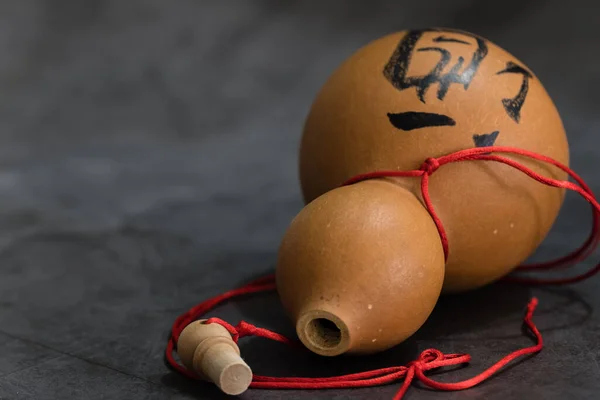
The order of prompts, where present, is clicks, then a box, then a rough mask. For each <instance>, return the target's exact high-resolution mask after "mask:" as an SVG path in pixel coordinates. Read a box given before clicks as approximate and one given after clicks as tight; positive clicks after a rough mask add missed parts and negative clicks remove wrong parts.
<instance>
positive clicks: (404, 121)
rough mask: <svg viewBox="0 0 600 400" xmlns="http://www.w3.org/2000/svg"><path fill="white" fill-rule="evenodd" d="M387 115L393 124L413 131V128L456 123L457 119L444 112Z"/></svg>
mask: <svg viewBox="0 0 600 400" xmlns="http://www.w3.org/2000/svg"><path fill="white" fill-rule="evenodd" d="M387 115H388V118H389V120H390V122H391V123H392V125H394V126H395V127H396V128H398V129H400V130H403V131H412V130H413V129H420V128H427V127H430V126H454V125H456V121H454V120H453V119H452V118H450V117H448V116H446V115H442V114H433V113H424V112H414V111H409V112H403V113H397V114H394V113H388V114H387Z"/></svg>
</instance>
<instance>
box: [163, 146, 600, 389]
mask: <svg viewBox="0 0 600 400" xmlns="http://www.w3.org/2000/svg"><path fill="white" fill-rule="evenodd" d="M492 152H496V153H509V154H516V155H520V156H524V157H527V158H530V159H534V160H538V161H541V162H543V163H547V164H550V165H553V166H555V167H557V168H559V169H561V170H562V171H564V172H566V173H567V174H568V175H569V176H570V177H571V178H573V180H575V182H576V183H572V182H569V181H566V180H557V179H553V178H548V177H545V176H543V175H541V174H539V173H537V172H535V171H533V170H532V169H530V168H528V167H527V166H525V165H523V164H521V163H519V162H517V161H514V160H512V159H510V158H507V157H504V156H498V155H493V154H492ZM475 160H480V161H493V162H498V163H502V164H506V165H508V166H511V167H513V168H515V169H517V170H519V171H521V172H523V173H524V174H526V175H527V176H529V177H531V178H532V179H535V180H536V181H538V182H540V183H542V184H545V185H548V186H553V187H557V188H563V189H567V190H571V191H574V192H576V193H578V194H580V195H581V196H582V197H583V198H584V199H585V200H586V201H588V202H589V203H590V204H591V206H592V211H593V218H592V231H591V234H590V236H589V238H588V239H587V240H586V242H585V243H584V244H583V245H582V246H581V247H580V248H578V249H577V250H575V251H573V252H572V253H570V254H568V255H566V256H564V257H561V258H560V259H558V260H554V261H551V262H547V263H542V264H534V265H528V266H521V267H519V268H518V269H519V270H525V271H531V270H535V271H549V270H553V269H558V268H565V267H570V266H572V265H574V264H575V263H577V262H579V261H582V260H583V259H585V258H586V257H588V256H589V255H590V254H591V253H592V252H593V251H594V249H595V248H596V246H597V245H598V243H599V242H600V204H598V201H597V200H596V197H595V196H594V194H593V192H592V190H591V189H590V188H589V187H588V186H587V185H586V184H585V182H584V181H583V179H581V178H580V177H579V176H578V175H577V174H576V173H575V172H573V171H572V170H571V169H569V168H568V167H567V166H565V165H563V164H561V163H559V162H558V161H555V160H553V159H551V158H549V157H546V156H543V155H539V154H536V153H533V152H529V151H527V150H523V149H518V148H510V147H500V146H491V147H480V148H474V149H466V150H461V151H457V152H455V153H452V154H449V155H446V156H443V157H439V158H428V159H427V160H425V162H424V163H423V164H422V165H421V167H420V169H419V170H413V171H375V172H370V173H366V174H361V175H357V176H355V177H353V178H351V179H349V180H348V181H346V182H345V183H344V185H350V184H353V183H357V182H360V181H363V180H367V179H373V178H383V177H420V178H421V193H422V196H423V203H424V205H425V207H426V208H427V210H428V212H429V214H430V215H431V218H432V219H433V221H434V222H435V225H436V227H437V229H438V232H439V234H440V241H441V244H442V247H443V249H444V254H445V256H446V259H447V258H448V248H449V245H448V238H447V236H446V233H445V230H444V226H443V223H442V221H441V219H440V218H439V217H438V215H437V214H436V212H435V209H434V207H433V202H432V200H431V198H430V196H429V176H430V175H431V174H433V173H435V171H437V170H438V168H439V167H440V166H442V165H445V164H449V163H452V162H462V161H475ZM599 271H600V263H598V264H597V265H596V266H595V267H593V268H592V269H590V270H588V271H587V272H585V273H582V274H579V275H576V276H573V277H568V278H558V279H539V278H530V277H508V278H506V279H508V280H511V281H517V282H521V283H529V284H555V285H558V284H566V283H573V282H578V281H582V280H584V279H587V278H590V277H591V276H593V275H595V274H596V273H598V272H599ZM272 290H275V278H274V275H269V276H266V277H263V278H260V279H258V280H256V281H254V282H251V283H249V284H247V285H245V286H242V287H240V288H237V289H233V290H230V291H228V292H226V293H223V294H221V295H219V296H216V297H214V298H212V299H208V300H206V301H204V302H203V303H200V304H198V305H196V306H195V307H192V308H191V309H190V310H189V311H187V312H186V313H184V314H182V315H180V316H179V317H178V318H177V319H176V320H175V322H174V324H173V327H172V329H171V337H170V338H169V341H168V343H167V348H166V354H165V355H166V359H167V362H168V364H169V365H170V366H171V367H172V368H174V369H175V370H176V371H178V372H180V373H181V374H183V375H186V376H188V377H190V378H195V379H197V376H196V375H194V374H193V373H192V372H191V371H188V370H187V369H185V368H184V367H183V366H181V365H180V364H179V363H178V362H177V361H176V360H175V358H174V356H173V352H174V350H175V348H176V345H177V340H178V338H179V335H180V333H181V331H182V330H183V329H184V328H185V327H186V326H187V325H188V324H190V323H191V322H193V321H194V320H196V319H198V318H199V317H201V316H202V315H204V314H206V313H207V312H208V311H210V310H212V309H214V308H215V307H217V306H218V305H220V304H222V303H224V302H225V301H227V300H230V299H232V298H235V297H239V296H244V295H248V294H251V293H258V292H264V291H272ZM537 304H538V301H537V299H536V298H533V299H532V300H531V301H530V303H529V304H528V306H527V312H526V314H525V318H524V323H525V325H526V326H527V328H528V330H529V333H531V334H532V335H533V336H534V337H535V339H536V344H535V345H533V346H530V347H526V348H523V349H520V350H517V351H514V352H512V353H510V354H508V355H507V356H505V357H504V358H502V359H501V360H499V361H497V362H496V363H495V364H493V365H492V366H491V367H489V368H488V369H486V370H485V371H483V372H481V373H480V374H478V375H476V376H474V377H472V378H470V379H467V380H464V381H460V382H454V383H444V382H438V381H435V380H433V379H431V378H428V377H427V376H425V372H426V371H429V370H432V369H436V368H441V367H448V366H452V365H459V364H464V363H468V362H470V360H471V357H470V356H469V355H468V354H444V353H442V352H441V351H439V350H436V349H428V350H425V351H424V352H422V353H421V355H420V356H419V358H418V359H417V360H415V361H413V362H411V363H409V364H408V366H397V367H388V368H381V369H378V370H373V371H365V372H360V373H356V374H350V375H342V376H334V377H329V378H297V377H293V378H279V377H268V376H259V375H254V377H253V380H252V383H251V385H250V387H252V388H263V389H333V388H357V387H369V386H377V385H385V384H390V383H393V382H396V381H398V380H401V379H404V382H403V384H402V386H401V387H400V389H399V390H398V392H397V393H396V396H395V397H394V400H399V399H401V398H402V397H403V396H404V394H405V393H406V391H407V390H408V388H409V387H410V385H411V383H412V381H413V380H414V379H415V378H416V379H417V380H419V381H420V382H422V383H423V384H424V385H426V386H429V387H431V388H433V389H438V390H463V389H467V388H470V387H473V386H475V385H478V384H479V383H481V382H483V381H484V380H486V379H488V378H490V377H491V376H492V375H493V374H495V373H496V372H498V371H499V370H500V369H502V368H503V367H504V366H506V365H507V364H508V363H510V362H511V361H513V360H515V359H517V358H519V357H522V356H525V355H528V354H534V353H537V352H539V351H541V350H542V348H543V346H544V343H543V340H542V335H541V333H540V331H539V330H538V329H537V327H536V326H535V324H534V323H533V321H532V318H533V313H534V311H535V308H536V306H537ZM207 323H218V324H220V325H222V326H224V327H225V328H226V329H227V330H228V331H229V333H231V335H232V337H233V339H234V341H236V342H237V341H238V340H239V339H240V338H243V337H246V336H259V337H264V338H267V339H270V340H274V341H278V342H282V343H286V344H297V343H298V342H293V341H291V340H289V339H288V338H286V337H285V336H283V335H280V334H278V333H276V332H272V331H270V330H268V329H263V328H258V327H256V326H254V325H252V324H249V323H247V322H244V321H241V322H240V323H239V324H238V325H237V326H233V325H230V324H229V323H227V322H225V321H223V320H221V319H219V318H210V319H208V320H207Z"/></svg>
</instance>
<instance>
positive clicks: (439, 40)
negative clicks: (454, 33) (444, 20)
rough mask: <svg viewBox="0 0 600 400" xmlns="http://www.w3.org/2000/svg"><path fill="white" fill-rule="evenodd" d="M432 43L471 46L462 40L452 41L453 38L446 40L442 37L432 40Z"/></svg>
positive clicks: (446, 38)
mask: <svg viewBox="0 0 600 400" xmlns="http://www.w3.org/2000/svg"><path fill="white" fill-rule="evenodd" d="M433 41H434V42H436V43H443V42H446V43H462V44H471V43H469V42H465V41H464V40H460V39H454V38H448V37H446V36H444V35H441V36H438V37H436V38H435V39H433Z"/></svg>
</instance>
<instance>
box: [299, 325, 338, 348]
mask: <svg viewBox="0 0 600 400" xmlns="http://www.w3.org/2000/svg"><path fill="white" fill-rule="evenodd" d="M306 338H307V339H308V340H309V341H310V343H311V344H312V345H313V346H315V347H320V348H323V349H334V348H335V347H337V346H339V344H340V342H341V341H342V331H341V330H340V328H338V326H337V325H336V324H335V322H333V321H330V320H328V319H327V318H315V319H313V320H312V321H310V322H309V323H308V324H307V325H306Z"/></svg>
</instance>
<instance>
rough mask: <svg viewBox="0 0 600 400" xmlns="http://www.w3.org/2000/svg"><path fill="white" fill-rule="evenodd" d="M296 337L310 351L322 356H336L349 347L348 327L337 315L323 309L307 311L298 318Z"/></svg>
mask: <svg viewBox="0 0 600 400" xmlns="http://www.w3.org/2000/svg"><path fill="white" fill-rule="evenodd" d="M296 332H297V333H298V337H299V338H300V340H301V341H302V343H303V344H304V346H306V347H307V348H308V349H309V350H310V351H312V352H313V353H316V354H320V355H322V356H337V355H340V354H343V353H345V352H346V351H348V349H349V348H350V334H349V331H348V327H347V325H346V323H345V322H344V321H342V319H341V318H339V317H338V316H337V315H335V314H333V313H330V312H327V311H324V310H312V311H308V312H306V313H304V314H302V315H301V316H300V318H298V322H297V324H296Z"/></svg>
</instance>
